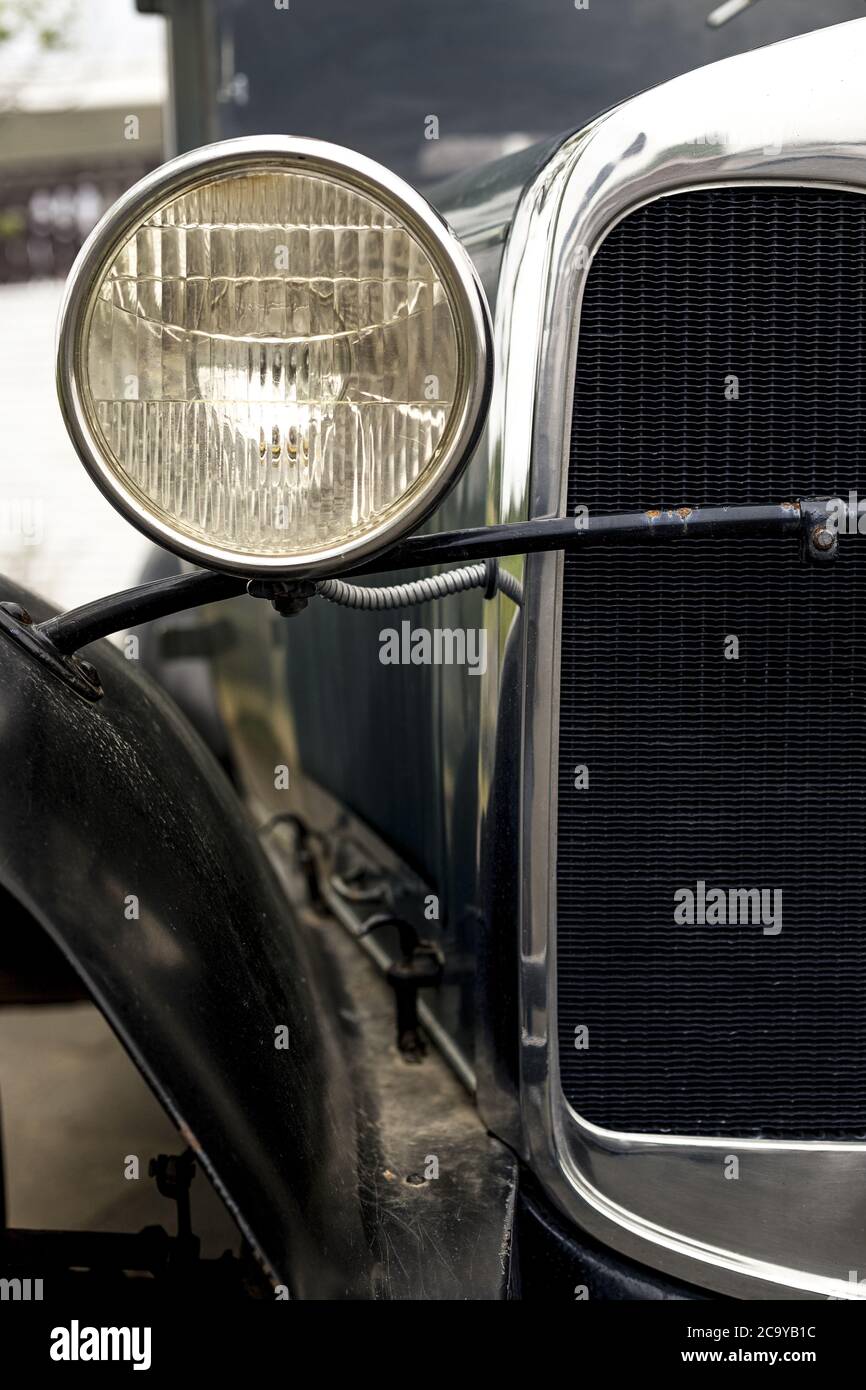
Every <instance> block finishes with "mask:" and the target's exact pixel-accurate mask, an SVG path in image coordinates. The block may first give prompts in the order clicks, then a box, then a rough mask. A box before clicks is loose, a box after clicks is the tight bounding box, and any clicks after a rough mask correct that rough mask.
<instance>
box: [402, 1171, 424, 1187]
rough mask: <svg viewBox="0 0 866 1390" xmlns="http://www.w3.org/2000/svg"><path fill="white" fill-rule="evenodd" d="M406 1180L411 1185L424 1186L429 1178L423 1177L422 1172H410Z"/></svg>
mask: <svg viewBox="0 0 866 1390" xmlns="http://www.w3.org/2000/svg"><path fill="white" fill-rule="evenodd" d="M406 1181H407V1183H408V1184H409V1186H410V1187H423V1186H424V1184H425V1182H426V1181H427V1179H426V1178H422V1176H421V1174H420V1173H410V1174H409V1175H408V1177H407V1178H406Z"/></svg>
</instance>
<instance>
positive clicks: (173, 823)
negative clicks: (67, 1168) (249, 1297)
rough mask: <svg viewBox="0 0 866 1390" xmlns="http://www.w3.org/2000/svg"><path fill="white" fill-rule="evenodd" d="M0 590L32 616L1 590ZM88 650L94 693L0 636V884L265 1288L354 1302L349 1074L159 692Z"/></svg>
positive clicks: (322, 1011)
mask: <svg viewBox="0 0 866 1390" xmlns="http://www.w3.org/2000/svg"><path fill="white" fill-rule="evenodd" d="M2 597H3V598H4V600H12V601H15V602H18V603H20V604H22V605H23V606H24V607H25V608H26V609H27V610H28V611H29V612H30V613H31V614H32V616H33V617H34V618H35V619H42V618H44V617H47V616H49V611H50V610H48V609H47V607H46V606H45V605H44V604H42V603H41V602H40V601H39V600H37V599H36V598H34V597H33V596H32V595H31V594H28V593H25V592H23V591H21V590H20V589H18V588H16V586H14V585H13V584H11V583H10V582H8V581H3V583H2ZM86 655H87V656H88V658H89V659H90V660H92V661H93V662H94V663H95V664H96V666H97V669H98V672H99V676H100V678H101V682H102V686H103V688H104V692H105V694H104V697H103V698H102V699H100V700H98V701H96V702H90V701H87V700H85V699H83V698H81V696H79V695H78V694H76V693H75V691H74V690H72V689H71V688H69V687H68V686H67V685H65V684H64V683H62V682H61V681H59V680H58V679H57V677H56V676H55V675H54V674H53V673H52V672H51V671H49V670H48V669H47V668H46V667H44V666H43V665H42V664H41V662H40V661H39V660H37V659H35V658H34V657H33V656H31V655H30V654H28V653H26V652H24V651H23V650H21V649H20V648H19V647H18V646H17V645H16V644H15V643H13V642H11V641H9V640H8V639H7V638H6V637H5V636H0V769H2V777H0V881H2V884H3V886H4V887H5V888H6V889H7V890H8V891H9V892H10V893H11V894H12V895H13V896H14V897H15V898H16V899H17V900H18V901H19V902H20V903H21V904H22V905H23V906H24V907H25V908H26V909H27V910H28V911H29V912H30V913H31V914H32V916H33V917H34V918H36V919H37V921H38V922H39V923H41V924H42V926H43V927H44V928H45V929H46V930H47V931H48V933H49V934H50V936H51V937H52V938H53V939H54V941H55V942H56V943H57V945H58V946H59V947H60V948H61V950H62V951H63V952H64V954H65V955H66V956H67V957H68V958H69V959H70V961H71V962H72V964H73V965H74V966H75V968H76V970H77V971H78V972H79V974H80V975H81V977H82V978H83V980H84V982H85V984H86V985H87V987H88V989H89V991H90V993H91V995H92V997H93V998H94V1000H95V1002H96V1003H97V1004H98V1006H99V1007H100V1009H101V1010H102V1011H103V1013H104V1014H105V1015H106V1017H107V1019H108V1021H109V1022H110V1024H111V1025H112V1027H113V1028H114V1030H115V1031H116V1033H117V1034H118V1036H119V1037H120V1039H121V1041H122V1042H123V1044H124V1046H125V1047H126V1049H127V1050H128V1052H129V1053H130V1054H131V1056H132V1057H133V1059H134V1060H135V1062H136V1063H137V1065H138V1066H139V1068H140V1069H141V1071H142V1073H143V1074H144V1076H145V1078H146V1079H147V1080H148V1082H149V1083H150V1085H151V1086H152V1088H153V1089H154V1091H155V1092H156V1094H157V1095H158V1097H159V1099H160V1100H161V1101H162V1103H163V1105H164V1106H165V1108H166V1109H167V1110H168V1112H169V1113H170V1114H171V1115H172V1117H173V1118H174V1119H175V1121H176V1122H177V1124H178V1125H179V1126H180V1127H181V1130H182V1132H183V1133H184V1134H185V1136H186V1138H187V1140H188V1142H189V1143H190V1144H191V1145H192V1146H193V1148H194V1150H195V1151H196V1154H197V1156H198V1157H199V1159H200V1161H201V1162H202V1164H203V1165H204V1166H205V1168H206V1169H207V1171H208V1172H209V1174H210V1176H211V1178H212V1180H213V1181H214V1183H215V1185H216V1186H217V1188H218V1190H219V1191H220V1192H221V1194H222V1195H223V1197H224V1199H225V1200H226V1202H227V1204H228V1205H229V1208H230V1210H232V1212H233V1214H234V1215H235V1217H236V1219H237V1221H238V1224H239V1226H240V1227H241V1229H242V1230H243V1232H244V1234H245V1235H246V1236H247V1238H248V1239H249V1240H250V1242H251V1244H252V1246H253V1248H254V1250H255V1251H256V1252H257V1254H258V1255H259V1257H260V1259H261V1260H262V1262H263V1263H264V1265H265V1267H266V1269H267V1270H268V1272H269V1273H270V1274H271V1276H272V1278H273V1279H274V1281H275V1282H284V1283H286V1284H287V1285H288V1286H289V1288H290V1290H291V1291H292V1293H293V1294H296V1295H300V1296H302V1297H322V1298H340V1297H367V1296H369V1270H368V1268H367V1266H368V1264H369V1258H368V1254H367V1252H368V1244H369V1242H368V1240H367V1238H366V1235H365V1232H364V1230H363V1226H362V1221H361V1217H360V1213H359V1207H358V1201H357V1192H356V1190H355V1185H354V1183H353V1181H352V1175H353V1173H355V1172H356V1167H357V1165H356V1162H355V1158H356V1155H355V1154H354V1153H353V1146H354V1145H355V1142H356V1141H355V1134H354V1131H353V1125H352V1120H351V1117H352V1115H353V1113H354V1111H353V1104H352V1101H353V1096H352V1091H351V1087H350V1078H349V1075H348V1072H347V1069H346V1065H345V1060H344V1058H343V1056H342V1053H341V1051H340V1048H339V1045H338V1041H337V1040H336V1039H335V1038H334V1037H333V1036H332V1034H331V1032H330V1029H329V1026H328V1008H327V1000H326V994H325V992H324V989H323V986H322V984H321V982H320V980H319V979H318V978H317V974H316V966H315V962H314V960H313V959H312V958H311V956H310V953H309V952H308V951H307V949H306V948H305V943H304V941H303V939H302V936H301V933H300V932H299V930H298V924H297V921H296V920H295V917H294V914H293V912H292V909H291V908H290V905H289V903H288V900H287V898H286V896H285V894H284V892H283V891H282V889H281V888H280V886H279V884H278V882H277V880H276V877H275V874H274V872H273V870H272V868H271V866H270V865H269V863H268V862H267V859H266V858H265V856H264V854H263V852H262V850H261V848H260V846H259V843H258V841H257V839H256V836H255V833H254V831H253V829H252V826H251V824H250V822H249V820H248V818H247V816H246V815H245V813H244V811H243V808H242V806H241V803H240V801H239V800H238V798H237V796H236V795H235V792H234V790H233V788H232V787H231V785H230V783H229V782H228V780H227V778H226V777H225V774H224V773H223V772H222V770H221V768H220V767H219V766H218V764H217V763H216V761H215V760H214V758H213V756H212V755H211V753H210V752H209V751H208V749H207V748H206V747H205V745H204V744H203V742H202V741H201V740H200V739H199V737H198V736H197V735H196V734H195V733H194V731H193V730H192V728H191V727H190V726H189V724H188V723H187V721H186V720H185V719H184V717H183V716H182V715H181V714H180V712H179V711H178V710H177V709H176V707H175V706H174V705H173V703H172V701H171V700H169V699H168V698H167V697H166V696H165V695H163V694H162V693H161V692H160V691H159V689H158V688H157V687H156V686H155V685H154V684H153V683H152V682H151V681H150V680H148V678H147V677H144V676H142V675H141V674H140V673H139V671H138V670H137V669H136V663H135V662H132V661H128V660H126V659H125V658H124V656H123V654H122V653H121V652H120V651H118V650H117V649H115V648H114V647H112V646H111V645H110V644H109V643H107V642H100V643H98V644H94V645H93V646H92V647H90V648H88V649H87V653H86ZM280 1029H288V1033H287V1034H286V1033H285V1032H283V1033H278V1031H277V1030H280ZM278 1041H280V1042H281V1043H287V1045H286V1046H277V1045H276V1044H277V1042H278ZM121 1162H122V1156H120V1155H119V1156H118V1163H119V1164H120V1163H121Z"/></svg>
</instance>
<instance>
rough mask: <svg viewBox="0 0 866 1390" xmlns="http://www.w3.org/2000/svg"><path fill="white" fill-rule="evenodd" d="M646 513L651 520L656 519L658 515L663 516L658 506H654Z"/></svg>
mask: <svg viewBox="0 0 866 1390" xmlns="http://www.w3.org/2000/svg"><path fill="white" fill-rule="evenodd" d="M645 515H646V516H648V517H649V519H650V521H655V519H656V517H657V516H661V512H660V511H659V509H658V508H657V507H653V508H652V510H651V511H648V512H646V513H645Z"/></svg>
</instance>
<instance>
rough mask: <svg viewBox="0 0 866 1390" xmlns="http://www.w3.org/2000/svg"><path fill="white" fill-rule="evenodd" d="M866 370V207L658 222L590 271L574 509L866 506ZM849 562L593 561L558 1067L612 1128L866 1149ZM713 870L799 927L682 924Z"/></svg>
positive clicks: (583, 624)
mask: <svg viewBox="0 0 866 1390" xmlns="http://www.w3.org/2000/svg"><path fill="white" fill-rule="evenodd" d="M864 354H866V199H864V198H863V197H861V196H860V195H857V194H853V193H840V192H832V191H827V190H821V189H815V188H811V189H793V188H791V189H786V188H779V189H775V190H769V189H749V188H728V189H707V190H702V191H699V192H689V193H683V194H679V195H676V196H673V197H668V198H665V199H662V200H660V201H657V202H655V203H652V204H650V205H648V206H647V207H645V208H643V209H641V210H639V211H637V212H635V213H633V214H631V215H630V216H629V217H627V218H626V219H625V220H624V221H623V222H622V223H621V224H620V225H619V226H618V227H617V228H616V229H615V230H614V232H613V233H612V234H611V235H610V236H609V237H608V238H607V240H606V241H605V242H604V243H603V245H602V247H601V248H600V250H599V253H598V255H597V257H596V259H595V261H594V263H593V265H592V267H591V270H590V273H589V277H588V282H587V287H586V294H585V298H584V303H583V308H582V314H581V323H580V340H579V349H578V365H577V380H576V392H575V403H574V422H573V432H572V441H571V461H570V471H569V507H570V508H574V507H575V506H576V505H578V504H585V505H587V506H588V507H589V508H590V510H591V511H593V512H599V511H620V510H625V511H628V510H632V509H634V508H635V507H647V508H648V507H651V506H677V505H679V504H681V503H686V504H697V503H721V502H762V501H782V500H786V499H789V498H796V497H801V496H808V495H816V496H821V495H837V494H838V493H842V494H843V495H845V496H847V493H848V490H849V489H851V488H854V489H857V490H858V491H859V492H860V493H861V495H862V494H863V492H864V491H866V476H864V474H866V468H864V452H863V449H864V441H866V362H864ZM732 375H734V376H736V377H737V378H738V384H739V399H732V400H727V399H726V397H725V388H726V384H727V385H728V387H729V388H730V387H731V385H732V383H731V382H730V381H729V380H728V381H727V383H726V379H728V378H730V377H731V376H732ZM840 551H841V553H840V558H839V560H838V561H837V562H836V563H835V564H829V565H825V566H823V567H822V566H820V565H816V566H806V565H804V564H803V563H802V562H801V560H800V558H799V547H798V543H797V542H796V541H795V540H784V541H778V542H773V541H746V542H730V541H710V542H707V543H702V542H692V543H689V542H686V543H685V544H681V545H675V546H674V547H662V546H659V547H652V548H642V547H640V546H628V547H617V548H615V549H611V550H610V551H607V552H605V551H604V550H595V551H590V550H587V551H586V552H584V553H583V554H582V555H580V556H576V557H573V558H569V559H567V561H566V565H565V601H564V616H563V631H562V677H561V706H560V768H559V827H558V858H557V892H558V935H557V951H558V978H559V1032H560V1061H561V1073H562V1082H563V1088H564V1091H565V1095H566V1097H567V1098H568V1100H569V1101H570V1102H571V1104H572V1105H573V1106H574V1107H575V1109H576V1110H578V1111H579V1112H580V1114H582V1115H583V1116H584V1117H585V1118H587V1119H589V1120H591V1121H593V1122H594V1123H596V1124H600V1125H604V1126H608V1127H611V1128H614V1129H623V1130H631V1131H646V1132H674V1133H680V1134H718V1135H733V1134H739V1135H743V1136H749V1135H751V1136H754V1135H764V1136H777V1137H791V1138H793V1137H820V1136H825V1137H834V1138H843V1137H854V1136H858V1137H859V1136H863V1135H866V865H864V829H866V824H864V821H866V816H864V811H866V796H864V786H866V708H864V690H866V612H864V605H863V601H862V598H863V593H864V588H863V581H864V577H866V537H863V538H850V539H844V538H843V539H842V540H841V541H840ZM728 634H735V635H737V637H738V638H739V644H740V657H739V660H736V661H734V660H725V658H724V654H723V652H724V643H725V638H726V636H727V635H728ZM580 764H586V765H587V766H588V768H589V789H588V790H586V791H577V790H575V789H574V786H573V783H574V769H575V767H576V766H577V765H580ZM699 879H702V880H704V881H705V882H706V883H707V885H708V886H713V887H723V888H725V889H728V888H731V887H744V888H750V887H761V888H769V889H781V890H782V895H783V897H782V903H783V925H782V931H781V933H780V934H779V935H777V936H765V935H764V934H763V933H762V930H761V927H760V925H742V926H715V927H710V926H703V927H702V926H691V927H690V926H685V925H682V926H678V925H674V892H675V890H676V889H677V888H680V887H692V888H694V887H695V885H696V883H697V881H698V880H699ZM578 1025H585V1026H586V1027H587V1028H588V1029H589V1047H588V1048H586V1049H581V1050H578V1049H576V1048H575V1045H574V1043H575V1028H576V1027H577V1026H578Z"/></svg>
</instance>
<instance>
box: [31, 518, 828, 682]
mask: <svg viewBox="0 0 866 1390" xmlns="http://www.w3.org/2000/svg"><path fill="white" fill-rule="evenodd" d="M828 509H829V502H828V501H825V500H824V499H820V498H810V499H806V500H805V501H803V502H772V503H767V504H764V505H760V506H737V507H676V508H649V509H648V510H646V511H641V512H623V513H621V514H618V515H612V516H577V517H565V518H562V517H553V518H541V519H539V520H535V521H522V522H512V523H510V524H508V525H505V526H479V527H476V528H475V529H472V530H465V531H443V532H440V533H439V534H438V535H432V536H423V535H422V536H411V537H410V538H409V539H408V540H404V541H401V542H399V544H397V545H395V546H394V547H393V549H391V550H389V551H388V552H387V554H385V555H379V556H377V557H376V559H373V560H366V561H365V562H364V563H363V564H360V565H358V566H356V567H355V568H354V569H353V570H351V574H352V576H353V577H354V576H356V575H361V574H387V573H389V572H392V571H394V570H402V569H411V568H415V567H427V566H429V565H441V564H450V563H452V562H455V561H465V560H474V559H487V558H492V557H494V556H497V557H498V556H503V555H529V554H533V553H535V552H537V551H542V550H566V551H571V550H578V549H580V548H581V547H582V546H584V545H622V544H629V543H634V542H645V543H652V542H656V541H658V542H667V541H676V540H701V539H704V540H705V539H716V540H719V539H724V538H731V537H749V536H788V535H800V536H803V535H804V527H805V526H806V525H808V527H809V531H810V534H813V533H814V532H815V528H816V527H817V528H818V529H819V530H820V528H821V525H822V523H823V522H825V521H826V518H827V516H828ZM342 572H343V573H345V572H346V571H342ZM248 584H249V585H250V587H252V585H253V584H254V585H255V592H256V593H257V594H258V595H259V596H262V597H273V596H274V595H276V594H279V593H282V594H288V595H290V596H291V595H292V594H296V593H297V594H300V593H301V592H302V591H303V593H304V594H305V595H308V593H309V592H310V591H312V590H313V588H314V586H313V583H312V582H311V580H310V579H309V577H306V578H304V577H300V576H299V577H298V578H296V579H288V580H274V581H272V582H271V581H267V580H256V581H248V580H246V579H243V578H240V577H238V576H237V575H226V574H216V573H213V572H212V571H210V570H195V571H194V572H192V573H190V574H182V575H178V576H173V577H172V578H170V579H158V580H155V581H154V582H153V583H151V584H142V585H140V586H139V587H138V588H136V589H127V590H125V591H124V592H122V593H119V594H110V595H109V596H108V597H107V598H101V599H96V600H94V602H93V603H86V604H84V605H83V607H81V608H73V609H71V610H70V611H69V612H68V613H62V614H60V615H59V616H58V617H56V618H49V619H48V620H47V621H46V622H44V623H39V624H38V625H34V626H33V627H32V629H31V632H32V634H33V635H34V637H35V638H36V640H37V641H38V642H41V643H48V644H50V647H51V648H53V649H54V651H55V653H60V654H61V655H63V656H70V655H72V653H74V652H76V651H79V650H80V649H81V648H82V647H86V646H87V645H88V643H90V642H95V641H96V640H97V638H100V637H107V636H109V634H110V633H112V632H117V631H119V630H120V629H121V628H125V627H132V626H135V625H136V624H138V623H146V622H151V621H152V620H153V619H154V618H162V617H166V616H168V614H170V613H179V612H181V611H182V610H183V609H186V608H196V607H198V606H199V605H201V604H206V603H215V602H217V601H218V600H220V599H225V598H235V597H237V596H238V595H239V594H242V593H244V592H246V590H247V587H248Z"/></svg>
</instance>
